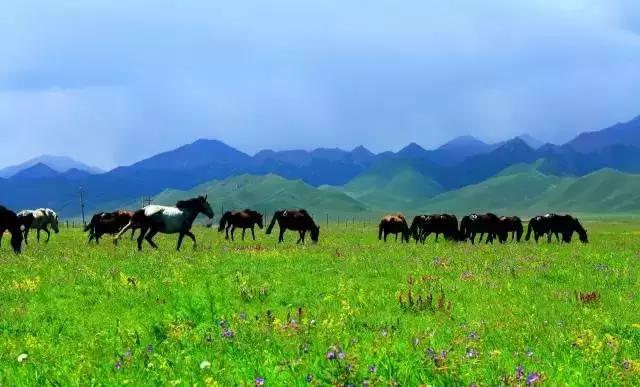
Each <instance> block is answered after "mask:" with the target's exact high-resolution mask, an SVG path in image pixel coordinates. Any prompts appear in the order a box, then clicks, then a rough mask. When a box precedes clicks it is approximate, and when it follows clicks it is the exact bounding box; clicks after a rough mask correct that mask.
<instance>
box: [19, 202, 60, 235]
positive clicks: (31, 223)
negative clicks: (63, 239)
mask: <svg viewBox="0 0 640 387" xmlns="http://www.w3.org/2000/svg"><path fill="white" fill-rule="evenodd" d="M18 220H19V221H20V223H21V225H22V227H23V229H24V243H25V244H29V240H28V239H29V230H30V229H32V228H35V229H36V231H37V241H38V243H40V230H43V231H44V232H46V233H47V240H46V241H45V242H46V243H49V239H51V232H49V226H51V228H52V229H53V232H55V233H56V234H57V233H58V232H59V231H60V229H59V228H58V214H56V212H55V211H54V210H52V209H50V208H38V209H37V210H22V211H20V212H18Z"/></svg>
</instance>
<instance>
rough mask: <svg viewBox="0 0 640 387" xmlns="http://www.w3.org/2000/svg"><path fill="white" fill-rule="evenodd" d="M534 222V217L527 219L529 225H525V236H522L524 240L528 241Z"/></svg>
mask: <svg viewBox="0 0 640 387" xmlns="http://www.w3.org/2000/svg"><path fill="white" fill-rule="evenodd" d="M534 222H535V218H533V219H531V220H529V225H528V226H527V236H525V237H524V240H525V241H527V242H529V239H531V231H533V223H534Z"/></svg>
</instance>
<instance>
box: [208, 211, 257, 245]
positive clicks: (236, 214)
mask: <svg viewBox="0 0 640 387" xmlns="http://www.w3.org/2000/svg"><path fill="white" fill-rule="evenodd" d="M256 224H257V225H258V227H260V229H262V227H263V225H262V214H261V213H259V212H257V211H254V210H250V209H248V208H247V209H245V210H242V211H227V212H225V213H224V214H223V215H222V218H220V225H219V227H218V232H222V230H225V225H226V235H225V239H229V229H231V240H232V241H233V240H235V239H234V238H233V233H234V232H235V231H236V227H239V228H241V229H242V240H244V233H245V231H246V230H247V229H248V228H250V229H251V236H252V237H253V240H254V241H255V240H256V234H255V232H254V230H253V229H254V227H255V225H256Z"/></svg>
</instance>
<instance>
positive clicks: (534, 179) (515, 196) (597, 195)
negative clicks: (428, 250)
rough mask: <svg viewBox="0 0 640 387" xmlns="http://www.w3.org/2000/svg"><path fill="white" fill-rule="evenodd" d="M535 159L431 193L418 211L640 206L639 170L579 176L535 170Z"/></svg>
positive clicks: (588, 210)
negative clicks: (636, 173)
mask: <svg viewBox="0 0 640 387" xmlns="http://www.w3.org/2000/svg"><path fill="white" fill-rule="evenodd" d="M541 165H543V164H542V163H541V162H538V163H535V164H530V165H524V164H520V165H516V166H512V167H510V168H508V169H506V170H504V171H502V172H501V173H500V174H498V175H496V176H494V177H492V178H490V179H487V180H485V181H483V182H481V183H478V184H474V185H471V186H467V187H464V188H461V189H459V190H456V191H451V192H447V193H444V194H441V195H439V196H436V197H434V198H432V199H431V200H429V201H428V203H426V204H424V205H418V204H417V203H416V205H415V206H414V208H420V209H421V211H424V212H438V211H445V212H453V213H467V212H485V211H493V212H498V213H524V214H526V215H532V214H536V213H541V212H548V211H554V212H583V213H594V214H596V213H597V214H608V213H620V212H640V175H633V174H628V173H622V172H618V171H615V170H611V169H602V170H599V171H596V172H593V173H591V174H589V175H586V176H583V177H579V178H576V177H559V176H551V175H545V174H544V173H542V172H540V171H539V167H540V166H541Z"/></svg>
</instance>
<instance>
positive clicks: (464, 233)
mask: <svg viewBox="0 0 640 387" xmlns="http://www.w3.org/2000/svg"><path fill="white" fill-rule="evenodd" d="M498 223H499V219H498V216H497V215H495V214H492V213H488V214H483V215H478V214H471V215H467V216H465V217H463V218H462V220H461V221H460V235H461V237H462V238H463V240H466V239H469V240H470V241H471V244H475V239H476V234H481V235H480V241H482V234H485V233H486V234H487V239H486V243H493V239H494V238H495V237H496V235H497V234H498V231H499V228H498Z"/></svg>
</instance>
